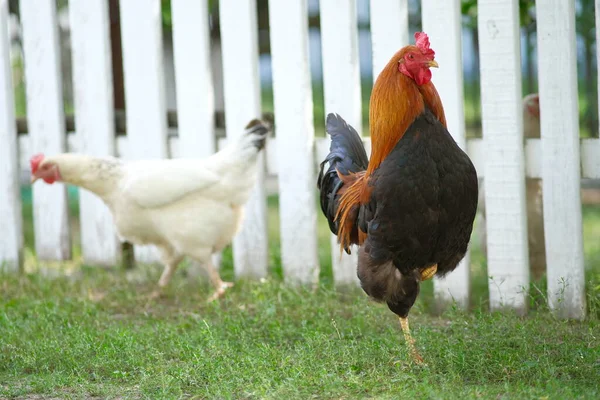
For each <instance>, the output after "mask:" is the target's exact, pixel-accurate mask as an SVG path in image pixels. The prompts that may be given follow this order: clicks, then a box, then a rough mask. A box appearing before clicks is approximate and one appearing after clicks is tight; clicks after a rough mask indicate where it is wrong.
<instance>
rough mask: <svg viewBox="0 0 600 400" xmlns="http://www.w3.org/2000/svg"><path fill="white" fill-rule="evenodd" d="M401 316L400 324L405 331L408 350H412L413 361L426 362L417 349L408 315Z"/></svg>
mask: <svg viewBox="0 0 600 400" xmlns="http://www.w3.org/2000/svg"><path fill="white" fill-rule="evenodd" d="M399 318H400V326H401V327H402V332H403V333H404V340H406V345H407V346H408V351H409V352H410V355H411V356H412V359H413V361H414V362H415V364H419V365H422V364H424V361H423V357H421V355H420V354H419V352H418V351H417V348H416V347H415V339H413V337H412V336H411V334H410V328H409V327H408V317H406V318H402V317H399Z"/></svg>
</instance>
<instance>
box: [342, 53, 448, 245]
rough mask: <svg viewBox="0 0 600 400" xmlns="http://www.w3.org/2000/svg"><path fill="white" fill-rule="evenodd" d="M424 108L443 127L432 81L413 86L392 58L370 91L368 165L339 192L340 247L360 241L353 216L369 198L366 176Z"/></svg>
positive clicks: (361, 233) (369, 191)
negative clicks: (369, 150)
mask: <svg viewBox="0 0 600 400" xmlns="http://www.w3.org/2000/svg"><path fill="white" fill-rule="evenodd" d="M425 107H427V108H429V109H430V110H431V111H432V112H433V114H434V115H435V116H436V117H437V118H438V119H439V120H440V122H441V123H442V124H443V125H444V126H445V127H446V116H445V114H444V108H443V106H442V101H441V99H440V97H439V94H438V92H437V90H436V88H435V86H434V85H433V83H431V82H428V83H425V84H423V85H420V86H419V85H417V84H416V83H415V81H414V80H412V79H411V78H409V77H407V76H405V75H402V74H399V73H398V71H397V61H396V60H394V59H392V60H391V61H390V63H389V64H388V66H387V67H386V68H384V69H383V71H382V72H381V74H380V75H379V77H378V78H377V81H376V82H375V85H374V86H373V92H372V93H371V103H370V106H369V124H370V130H371V158H370V160H369V166H368V167H367V171H366V173H364V174H355V175H353V176H352V177H348V178H349V179H348V182H346V184H348V186H347V189H344V190H342V191H341V192H340V194H341V199H340V204H339V207H338V210H337V215H336V219H337V220H338V221H339V228H338V233H337V236H338V240H339V243H340V248H341V249H344V248H349V247H350V245H351V244H358V245H361V244H362V243H363V242H364V240H365V238H366V234H365V233H364V232H361V231H360V229H358V227H357V226H356V216H357V213H358V207H359V206H360V204H366V203H368V202H369V200H370V197H371V187H370V186H369V185H368V184H367V182H368V178H369V175H370V174H372V173H373V171H375V170H376V169H377V168H378V167H379V166H380V165H381V163H382V162H383V160H385V158H386V157H387V156H388V155H389V154H390V153H391V152H392V150H393V149H394V147H395V146H396V144H397V143H398V142H399V141H400V139H401V138H402V136H403V135H404V133H405V132H406V130H407V129H408V128H409V126H410V125H411V124H412V123H413V122H414V121H415V119H417V117H418V116H419V115H420V114H421V113H423V112H424V111H425Z"/></svg>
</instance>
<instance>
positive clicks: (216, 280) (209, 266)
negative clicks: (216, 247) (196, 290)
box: [204, 257, 233, 302]
mask: <svg viewBox="0 0 600 400" xmlns="http://www.w3.org/2000/svg"><path fill="white" fill-rule="evenodd" d="M204 265H205V268H206V272H207V273H208V276H209V278H210V281H211V283H212V284H213V286H214V287H215V292H214V293H213V294H212V295H211V296H210V297H209V298H208V301H209V302H210V301H214V300H216V299H218V298H220V297H221V296H223V295H224V294H225V291H226V290H227V289H229V288H230V287H232V286H233V282H223V280H221V275H219V271H217V269H216V268H215V266H214V264H213V262H212V259H211V258H210V257H209V258H208V260H207V261H206V263H205V264H204Z"/></svg>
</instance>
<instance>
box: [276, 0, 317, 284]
mask: <svg viewBox="0 0 600 400" xmlns="http://www.w3.org/2000/svg"><path fill="white" fill-rule="evenodd" d="M307 11H308V10H307V3H306V0H298V1H293V2H290V1H287V0H269V21H270V29H271V56H272V68H273V96H274V102H275V126H276V127H277V153H278V168H279V176H280V179H279V212H280V215H281V261H282V264H283V271H284V275H285V278H286V280H289V281H292V282H298V283H309V284H313V283H316V281H317V279H318V276H319V259H318V257H317V213H316V198H315V196H316V192H315V190H316V184H315V182H316V170H315V166H314V144H315V143H314V126H313V122H312V113H313V103H312V87H311V79H310V69H309V65H308V18H307Z"/></svg>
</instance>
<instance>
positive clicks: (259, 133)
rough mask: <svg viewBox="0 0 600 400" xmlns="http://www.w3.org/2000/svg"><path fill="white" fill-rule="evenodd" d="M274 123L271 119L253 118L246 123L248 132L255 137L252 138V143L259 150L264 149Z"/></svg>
mask: <svg viewBox="0 0 600 400" xmlns="http://www.w3.org/2000/svg"><path fill="white" fill-rule="evenodd" d="M272 127H273V126H272V124H271V123H270V122H269V121H265V120H260V119H256V118H255V119H253V120H251V121H250V122H248V124H247V125H246V128H245V129H246V134H247V135H253V136H255V138H254V139H253V140H252V144H254V145H255V146H256V147H257V148H258V149H259V150H262V149H263V147H265V142H266V140H267V136H268V134H269V132H270V131H271V129H272Z"/></svg>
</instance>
